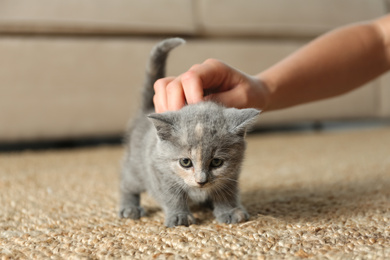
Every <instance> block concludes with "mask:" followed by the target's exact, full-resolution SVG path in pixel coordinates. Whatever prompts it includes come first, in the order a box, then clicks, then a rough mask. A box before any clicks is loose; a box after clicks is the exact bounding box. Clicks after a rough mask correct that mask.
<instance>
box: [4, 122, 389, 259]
mask: <svg viewBox="0 0 390 260" xmlns="http://www.w3.org/2000/svg"><path fill="white" fill-rule="evenodd" d="M121 157H122V148H121V147H99V148H91V149H78V150H68V151H48V152H23V153H10V154H0V255H1V256H2V259H8V258H15V259H27V258H28V259H31V258H34V259H44V258H49V257H51V258H55V259H56V258H57V259H58V258H64V259H72V258H73V259H80V258H88V259H94V258H128V259H133V258H134V259H137V258H142V259H145V258H151V259H182V258H203V259H220V258H229V259H234V258H236V259H245V258H249V259H280V258H296V259H299V258H320V259H323V258H330V259H352V258H356V259H386V258H387V259H389V258H390V128H378V129H370V130H355V131H344V132H325V133H290V134H266V135H250V136H249V137H248V150H247V159H246V162H245V166H244V170H243V174H242V178H241V187H242V197H243V204H244V205H245V206H246V207H247V209H248V211H249V212H250V214H251V218H250V221H249V222H246V223H242V224H238V225H224V224H218V223H216V222H215V220H214V218H213V216H212V212H211V211H210V210H202V209H200V208H195V209H194V212H195V213H194V215H195V216H196V218H197V219H198V222H199V224H198V225H193V226H191V227H177V228H171V229H167V228H165V227H164V226H163V214H162V212H161V211H160V210H159V208H158V207H157V206H156V204H155V203H154V202H153V200H152V199H150V198H148V197H144V198H143V204H144V205H145V208H146V210H147V212H148V216H146V217H144V218H142V219H141V220H140V221H133V220H120V219H118V218H117V204H118V203H117V201H118V189H117V188H118V183H119V182H118V171H119V161H120V159H121Z"/></svg>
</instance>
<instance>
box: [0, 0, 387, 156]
mask: <svg viewBox="0 0 390 260" xmlns="http://www.w3.org/2000/svg"><path fill="white" fill-rule="evenodd" d="M388 2H389V1H386V0H310V1H307V0H213V1H209V0H143V1H138V0H110V1H107V0H83V1H79V0H67V1H63V0H39V1H34V0H1V1H0V93H1V94H0V150H12V149H24V148H39V147H53V146H57V147H60V146H72V145H79V144H92V143H99V142H106V143H107V142H108V143H110V142H111V143H118V142H120V140H121V136H122V134H123V133H124V130H125V128H126V125H127V122H128V120H129V119H131V117H132V116H133V115H134V114H135V112H136V110H137V108H138V105H139V100H140V90H141V88H142V83H143V77H144V67H145V64H146V61H147V59H148V55H149V52H150V49H151V47H152V46H153V45H154V44H155V43H156V42H158V41H159V40H161V39H163V38H165V37H171V36H181V37H183V38H185V39H186V40H187V44H186V45H184V46H181V47H179V48H177V49H175V50H174V51H173V52H172V53H171V55H170V58H169V60H168V74H169V75H178V74H180V73H182V72H184V71H186V70H187V69H188V68H189V67H190V66H191V65H193V64H195V63H201V62H203V61H204V60H205V59H207V58H211V57H212V58H218V59H221V60H223V61H225V62H227V63H229V64H230V65H232V66H234V67H236V68H239V69H241V70H243V71H245V72H247V73H251V74H255V73H258V72H260V71H261V70H263V69H266V68H268V67H269V66H271V65H273V64H274V63H276V62H277V61H279V60H281V59H282V58H284V57H286V56H287V55H289V54H290V53H291V52H293V51H294V50H296V49H297V48H299V47H301V46H302V45H304V44H305V43H307V42H308V41H310V40H312V39H313V38H315V37H317V36H319V35H320V34H322V33H325V32H327V31H329V30H331V29H333V28H335V27H339V26H342V25H344V24H349V23H353V22H358V21H364V20H369V19H373V18H376V17H379V16H382V15H384V14H386V13H387V12H388ZM318 62H321V61H318ZM329 76H330V77H331V75H329ZM388 85H390V75H389V74H387V75H384V76H382V77H380V78H378V79H376V80H374V81H372V82H370V83H369V84H367V86H366V87H364V88H360V89H359V90H357V91H354V92H352V93H349V94H347V95H344V96H341V97H337V98H333V99H329V100H326V101H321V102H316V103H313V104H307V105H302V106H298V107H295V108H292V109H286V110H282V111H277V112H270V113H266V114H264V115H262V116H261V117H260V118H259V120H258V122H257V127H256V128H257V130H258V131H262V130H267V131H269V130H270V129H271V130H272V131H273V130H275V129H279V130H280V129H291V128H292V129H294V128H300V127H301V126H304V127H305V126H308V127H309V128H311V127H314V128H315V129H320V128H322V127H324V126H343V125H344V126H345V125H349V126H351V125H352V126H362V125H382V124H387V125H389V118H390V86H388ZM340 123H342V124H340Z"/></svg>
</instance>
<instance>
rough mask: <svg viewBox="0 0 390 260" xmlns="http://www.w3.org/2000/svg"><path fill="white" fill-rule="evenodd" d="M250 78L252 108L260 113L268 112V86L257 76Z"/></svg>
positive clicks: (269, 100) (269, 96)
mask: <svg viewBox="0 0 390 260" xmlns="http://www.w3.org/2000/svg"><path fill="white" fill-rule="evenodd" d="M251 78H252V84H253V86H254V88H253V90H254V93H253V94H252V95H253V96H252V97H253V98H252V99H253V101H252V107H255V108H258V109H260V110H261V111H262V112H265V111H268V110H270V109H269V107H270V102H271V92H270V88H269V85H268V84H267V82H266V81H265V80H264V79H262V78H261V77H260V76H259V75H255V76H252V77H251Z"/></svg>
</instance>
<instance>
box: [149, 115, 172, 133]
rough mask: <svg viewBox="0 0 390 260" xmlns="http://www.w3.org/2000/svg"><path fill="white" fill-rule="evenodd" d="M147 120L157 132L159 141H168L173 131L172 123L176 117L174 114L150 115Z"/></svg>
mask: <svg viewBox="0 0 390 260" xmlns="http://www.w3.org/2000/svg"><path fill="white" fill-rule="evenodd" d="M148 118H149V119H150V121H152V123H153V125H154V127H155V128H156V130H157V135H158V137H159V138H160V139H161V140H168V139H170V137H171V136H172V133H173V131H174V130H175V128H174V122H175V120H176V116H175V114H174V113H172V112H165V113H152V114H149V115H148Z"/></svg>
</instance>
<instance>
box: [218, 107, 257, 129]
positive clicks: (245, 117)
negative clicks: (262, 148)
mask: <svg viewBox="0 0 390 260" xmlns="http://www.w3.org/2000/svg"><path fill="white" fill-rule="evenodd" d="M260 112H261V111H260V110H257V109H254V108H246V109H236V108H227V109H225V110H224V114H225V118H226V121H227V122H228V124H229V127H230V128H229V132H231V133H233V134H236V135H239V136H245V133H246V131H247V129H248V127H250V126H251V125H252V124H253V123H254V121H255V117H256V116H257V115H258V114H260Z"/></svg>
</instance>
